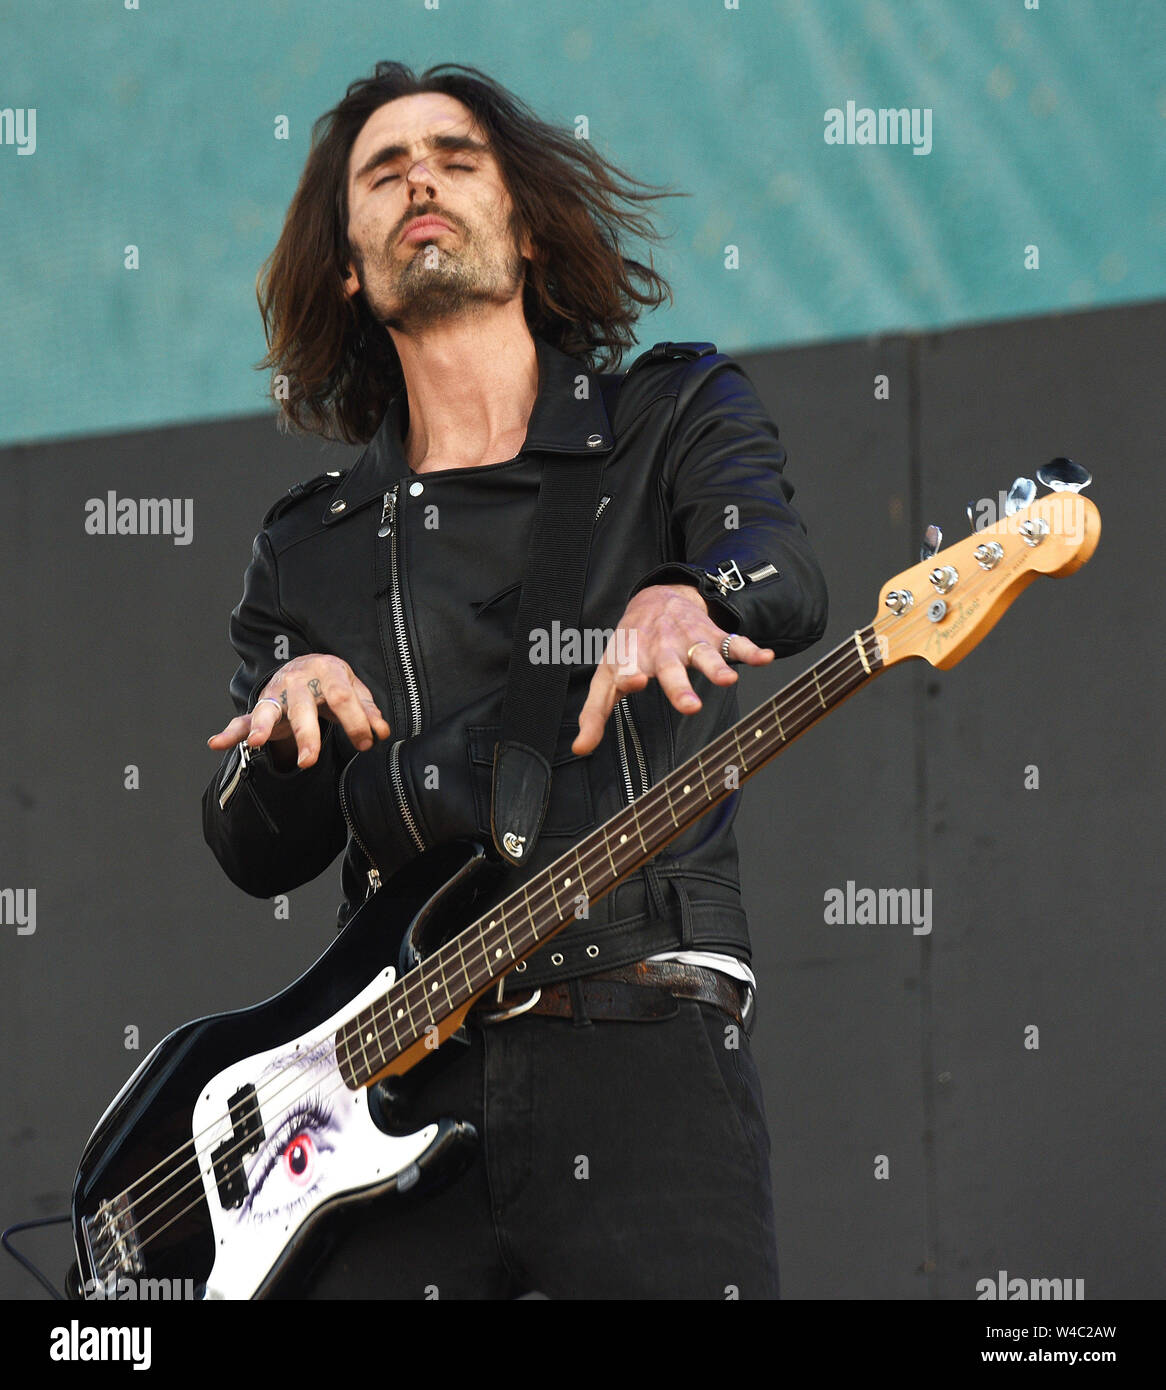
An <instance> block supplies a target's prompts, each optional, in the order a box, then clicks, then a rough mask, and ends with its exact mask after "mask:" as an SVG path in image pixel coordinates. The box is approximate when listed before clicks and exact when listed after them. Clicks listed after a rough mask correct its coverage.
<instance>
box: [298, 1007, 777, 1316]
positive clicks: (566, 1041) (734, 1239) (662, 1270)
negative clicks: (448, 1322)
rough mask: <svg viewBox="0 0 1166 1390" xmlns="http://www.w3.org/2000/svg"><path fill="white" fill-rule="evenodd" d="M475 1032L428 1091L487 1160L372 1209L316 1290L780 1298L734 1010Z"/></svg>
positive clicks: (752, 1084)
mask: <svg viewBox="0 0 1166 1390" xmlns="http://www.w3.org/2000/svg"><path fill="white" fill-rule="evenodd" d="M468 1034H469V1038H470V1046H469V1047H468V1048H465V1049H462V1051H463V1052H464V1055H463V1056H461V1057H460V1059H459V1060H458V1061H457V1062H456V1063H454V1064H453V1065H452V1066H450V1067H448V1068H447V1069H446V1070H445V1072H444V1074H442V1075H440V1076H437V1077H435V1078H434V1080H433V1082H432V1087H431V1089H430V1088H428V1087H427V1089H426V1092H425V1095H426V1100H427V1101H428V1102H431V1103H436V1104H437V1105H438V1107H439V1113H442V1114H449V1115H454V1116H456V1117H457V1118H459V1119H462V1120H468V1121H470V1122H471V1123H472V1124H473V1125H475V1126H476V1128H477V1130H478V1133H479V1135H480V1136H481V1142H480V1145H479V1151H478V1154H477V1157H476V1158H475V1159H474V1162H473V1164H472V1166H471V1167H470V1168H469V1169H468V1170H467V1171H466V1172H464V1173H463V1174H462V1175H461V1176H460V1177H459V1178H457V1179H456V1180H455V1181H454V1182H453V1183H451V1184H450V1185H449V1186H448V1187H446V1188H445V1189H444V1190H442V1191H439V1192H437V1193H435V1194H433V1195H431V1196H429V1197H423V1198H418V1199H415V1200H414V1201H413V1202H411V1203H410V1202H407V1201H406V1202H402V1200H401V1199H399V1198H397V1199H394V1198H393V1197H389V1198H385V1199H381V1200H379V1201H376V1202H373V1203H369V1204H367V1205H365V1206H364V1207H362V1208H361V1209H360V1210H359V1211H358V1212H357V1213H356V1214H355V1216H354V1218H353V1224H352V1229H351V1230H350V1231H349V1232H348V1233H347V1234H346V1235H344V1236H343V1237H342V1239H341V1240H340V1243H339V1244H338V1245H337V1246H336V1247H335V1248H334V1249H333V1251H332V1252H331V1253H330V1255H329V1256H328V1258H327V1259H326V1260H325V1261H324V1262H323V1263H322V1264H321V1266H320V1267H319V1268H318V1269H317V1271H316V1272H315V1275H314V1277H313V1283H312V1286H311V1288H310V1289H309V1291H308V1293H307V1295H306V1296H308V1297H311V1298H393V1299H396V1298H404V1299H411V1298H418V1299H425V1298H429V1299H433V1298H455V1299H458V1298H486V1299H506V1298H517V1297H520V1296H521V1295H523V1294H541V1295H543V1296H545V1297H547V1298H659V1299H705V1298H708V1299H722V1300H723V1299H730V1298H766V1299H774V1298H777V1297H778V1272H777V1249H776V1238H775V1234H774V1218H773V1195H772V1186H771V1182H770V1175H769V1135H768V1132H767V1129H766V1118H765V1111H764V1102H763V1100H762V1095H761V1086H760V1082H759V1079H758V1075H757V1069H756V1067H755V1066H754V1063H753V1057H752V1054H751V1052H750V1048H749V1040H748V1037H747V1036H746V1034H745V1031H744V1030H743V1029H741V1028H738V1027H737V1026H736V1025H735V1024H734V1023H733V1022H732V1020H731V1019H730V1018H729V1017H728V1016H727V1015H726V1014H723V1013H722V1012H721V1011H720V1010H719V1009H717V1008H715V1007H713V1006H712V1005H709V1004H698V1003H696V1002H694V1001H691V1000H678V1001H677V1012H676V1014H675V1016H673V1017H671V1018H666V1019H660V1020H653V1021H650V1022H634V1023H631V1022H627V1023H625V1022H621V1021H616V1020H607V1019H595V1020H593V1021H591V1022H590V1023H588V1024H583V1025H581V1024H580V1023H579V1022H578V1021H576V1020H572V1019H560V1018H552V1017H545V1016H539V1015H529V1014H527V1015H520V1016H518V1017H515V1018H511V1019H508V1020H506V1021H504V1022H501V1023H497V1024H493V1025H489V1026H486V1027H480V1026H477V1025H473V1026H471V1027H470V1028H469V1029H468ZM734 1042H735V1043H736V1046H732V1045H726V1044H732V1043H734ZM446 1046H449V1044H448V1043H447V1044H446Z"/></svg>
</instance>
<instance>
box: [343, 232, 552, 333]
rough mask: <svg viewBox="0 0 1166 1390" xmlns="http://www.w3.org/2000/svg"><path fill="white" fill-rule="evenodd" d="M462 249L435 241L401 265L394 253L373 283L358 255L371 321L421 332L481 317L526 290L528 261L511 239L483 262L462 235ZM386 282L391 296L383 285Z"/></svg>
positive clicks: (378, 265) (419, 248) (389, 254)
mask: <svg viewBox="0 0 1166 1390" xmlns="http://www.w3.org/2000/svg"><path fill="white" fill-rule="evenodd" d="M459 237H460V240H459V244H458V245H457V246H455V247H452V248H450V249H448V250H447V249H446V248H444V247H441V246H439V245H438V244H437V242H436V241H433V242H425V241H421V242H418V243H416V245H415V249H414V251H413V254H412V255H411V256H410V257H409V258H408V259H407V260H405V261H403V262H402V261H401V260H400V259H399V257H398V253H397V251H396V250H395V248H390V249H389V251H388V252H387V253H386V256H385V258H383V259H381V258H378V261H377V263H376V265H375V267H374V269H375V270H376V271H379V272H380V273H379V274H376V275H375V278H374V283H373V284H372V285H370V284H369V280H368V277H367V276H366V274H365V262H364V259H363V258H362V257H360V256H359V255H357V254H354V257H353V259H354V262H355V264H356V268H357V272H358V274H359V276H360V282H361V284H362V285H363V286H364V295H365V299H366V301H367V303H368V306H369V309H370V310H371V312H372V314H373V317H374V318H375V319H376V320H377V322H378V323H380V324H381V325H382V327H385V328H395V329H397V330H398V332H401V333H417V332H419V331H420V330H422V329H425V328H428V327H431V326H432V325H434V324H437V323H443V322H445V321H447V320H449V319H453V318H459V317H462V316H467V315H471V314H475V313H480V312H481V311H482V310H483V309H484V308H485V307H486V306H487V305H488V304H498V303H506V302H508V301H509V300H510V299H512V298H513V297H514V295H515V294H516V293H517V292H518V291H519V290H520V289H521V288H522V284H523V280H524V278H525V261H524V259H523V257H522V256H521V255H520V254H519V251H518V248H517V241H516V238H515V237H514V236H513V235H511V237H510V240H509V242H508V244H507V245H506V247H505V248H502V247H500V248H498V251H497V254H496V255H494V256H492V257H488V258H485V259H483V258H482V257H481V256H478V255H475V254H474V252H475V249H476V243H474V242H473V241H472V240H470V239H469V238H468V237H467V234H466V233H465V232H464V231H462V232H460V233H459ZM386 279H388V281H389V282H390V291H391V292H390V293H389V294H388V295H385V294H384V293H383V292H382V291H381V285H383V283H384V282H385V280H386Z"/></svg>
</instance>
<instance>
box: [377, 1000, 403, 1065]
mask: <svg viewBox="0 0 1166 1390" xmlns="http://www.w3.org/2000/svg"><path fill="white" fill-rule="evenodd" d="M388 1002H389V996H388V995H387V994H386V995H383V996H382V998H381V1000H380V1003H382V1004H385V1005H387V1004H388ZM384 1012H385V1017H386V1018H387V1019H388V1020H389V1027H390V1028H391V1029H392V1030H393V1046H394V1048H396V1050H397V1052H398V1053H400V1052H401V1051H402V1048H401V1038H400V1035H399V1034H398V1032H397V1023H396V1020H395V1019H394V1018H393V1011H392V1009H390V1008H386V1009H385V1011H384Z"/></svg>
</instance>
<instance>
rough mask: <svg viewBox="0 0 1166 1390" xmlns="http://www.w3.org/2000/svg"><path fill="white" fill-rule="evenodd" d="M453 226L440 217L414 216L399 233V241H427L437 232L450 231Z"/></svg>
mask: <svg viewBox="0 0 1166 1390" xmlns="http://www.w3.org/2000/svg"><path fill="white" fill-rule="evenodd" d="M451 231H453V228H452V227H451V226H450V225H449V223H448V222H443V221H442V220H441V218H440V217H418V218H415V219H414V220H413V221H412V222H410V223H409V225H408V226H407V227H406V228H405V230H404V231H403V232H402V233H401V238H400V239H401V241H402V242H405V241H428V240H432V239H433V237H435V236H436V235H437V234H438V232H451Z"/></svg>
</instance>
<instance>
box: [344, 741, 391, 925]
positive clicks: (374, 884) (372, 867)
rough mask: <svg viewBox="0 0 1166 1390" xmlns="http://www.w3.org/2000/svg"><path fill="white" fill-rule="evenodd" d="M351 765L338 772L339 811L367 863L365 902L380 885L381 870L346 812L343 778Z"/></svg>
mask: <svg viewBox="0 0 1166 1390" xmlns="http://www.w3.org/2000/svg"><path fill="white" fill-rule="evenodd" d="M351 766H352V764H351V763H349V764H348V767H346V768H345V769H344V771H343V772H342V773H341V774H340V811H341V814H342V815H343V816H344V819H345V821H346V822H347V824H348V828H349V830H350V831H351V832H352V838H353V839H354V840H355V841H356V844H357V847H358V848H359V850H360V852H361V854H363V855H364V857H365V858H366V859H367V860H368V863H369V870H368V889H367V891H366V892H365V895H364V900H365V902H368V900H369V898H371V897H372V895H373V894H374V893H375V892H376V891H377V889H378V888H379V887H380V886H381V871H380V870H379V869H378V868H377V866H376V861H375V860H374V859H373V857H372V855H371V854H369V852H368V848H367V846H366V845H365V843H364V841H363V840H362V839H361V838H360V836H359V835H358V834H357V833H356V826H355V825H353V823H352V817H351V816H350V815H349V813H348V798H347V797H346V796H345V794H344V779H345V777H346V776H347V775H348V768H349V767H351Z"/></svg>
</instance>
